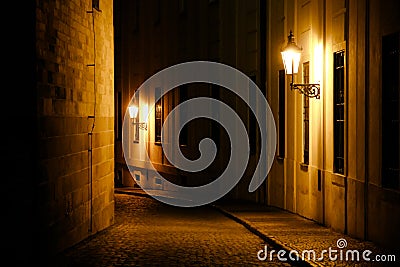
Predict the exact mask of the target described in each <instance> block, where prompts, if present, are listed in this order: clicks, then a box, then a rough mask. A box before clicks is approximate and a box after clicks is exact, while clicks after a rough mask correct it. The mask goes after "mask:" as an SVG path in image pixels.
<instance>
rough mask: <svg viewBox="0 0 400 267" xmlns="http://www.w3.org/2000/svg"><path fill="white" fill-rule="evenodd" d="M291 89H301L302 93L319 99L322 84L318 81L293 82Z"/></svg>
mask: <svg viewBox="0 0 400 267" xmlns="http://www.w3.org/2000/svg"><path fill="white" fill-rule="evenodd" d="M290 89H291V90H299V91H300V93H302V94H303V95H305V96H307V97H310V98H312V97H315V98H316V99H319V94H320V85H319V84H318V83H307V84H304V83H293V82H292V83H291V84H290Z"/></svg>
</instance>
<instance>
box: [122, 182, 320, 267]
mask: <svg viewBox="0 0 400 267" xmlns="http://www.w3.org/2000/svg"><path fill="white" fill-rule="evenodd" d="M114 192H115V193H118V194H126V195H135V196H140V197H148V198H151V199H154V198H153V197H152V196H150V195H149V194H147V193H145V192H138V191H126V190H118V189H114ZM209 206H211V207H212V208H214V209H215V210H217V211H219V212H220V213H222V214H223V215H225V216H226V217H228V218H230V219H232V220H234V221H235V222H237V223H239V224H241V225H243V226H244V227H246V229H248V230H249V231H250V232H252V233H253V234H255V235H257V236H258V237H259V238H261V239H262V240H264V241H265V242H267V243H270V244H273V245H274V246H275V247H276V248H277V249H282V250H285V251H286V253H289V251H291V250H295V249H294V248H291V247H289V246H287V245H285V244H283V243H282V242H280V241H279V240H278V239H276V238H275V237H273V236H267V235H265V234H263V233H262V232H260V231H259V230H258V229H257V228H256V227H254V226H253V225H251V223H250V222H248V221H247V220H244V219H242V218H239V217H238V216H236V215H234V214H233V213H231V212H228V211H227V210H225V209H223V208H221V207H219V206H217V205H212V204H211V205H209ZM288 262H289V261H288ZM289 263H291V264H293V265H295V266H304V267H321V266H324V265H321V264H317V263H315V262H312V261H309V260H302V259H300V260H299V261H295V262H289Z"/></svg>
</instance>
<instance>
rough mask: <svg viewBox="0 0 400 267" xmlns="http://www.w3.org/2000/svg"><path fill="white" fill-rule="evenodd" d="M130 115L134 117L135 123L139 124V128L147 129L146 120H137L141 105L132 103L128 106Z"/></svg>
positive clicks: (133, 121) (133, 122)
mask: <svg viewBox="0 0 400 267" xmlns="http://www.w3.org/2000/svg"><path fill="white" fill-rule="evenodd" d="M128 111H129V117H130V118H131V119H132V124H133V125H138V126H139V129H142V130H147V123H146V122H137V121H136V119H137V116H138V113H139V107H138V106H135V105H131V106H129V107H128Z"/></svg>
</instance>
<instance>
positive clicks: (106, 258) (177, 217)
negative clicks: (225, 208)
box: [56, 194, 290, 267]
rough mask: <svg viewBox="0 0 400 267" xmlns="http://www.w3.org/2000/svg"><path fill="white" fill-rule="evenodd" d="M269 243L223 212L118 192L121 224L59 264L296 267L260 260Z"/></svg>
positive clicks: (65, 255)
mask: <svg viewBox="0 0 400 267" xmlns="http://www.w3.org/2000/svg"><path fill="white" fill-rule="evenodd" d="M265 245H268V248H269V249H273V247H272V245H270V244H266V243H265V241H263V240H262V239H261V238H259V237H258V236H257V235H255V234H253V233H252V232H251V231H249V230H248V229H246V228H245V227H244V226H243V225H241V224H239V223H237V222H235V221H234V220H232V219H230V218H229V217H227V216H225V215H224V214H222V213H221V212H219V211H218V210H216V209H214V208H212V207H210V206H203V207H197V208H178V207H172V206H168V205H165V204H163V203H161V202H158V201H156V200H154V199H152V198H149V197H141V196H135V195H126V194H115V223H114V225H112V226H110V227H109V228H107V229H106V230H104V231H102V232H100V233H98V234H96V235H94V236H93V237H91V238H89V239H87V240H84V241H83V242H81V243H79V244H77V245H76V246H74V247H72V248H71V249H69V250H67V251H65V252H64V253H63V254H62V255H60V258H59V259H58V260H57V261H56V262H57V264H56V265H57V266H61V267H72V266H85V267H91V266H96V267H102V266H265V265H268V266H290V265H289V264H288V262H281V261H278V259H277V258H276V257H274V258H273V260H272V261H270V260H267V262H266V261H259V260H258V258H257V252H258V251H259V250H260V249H263V248H264V247H265Z"/></svg>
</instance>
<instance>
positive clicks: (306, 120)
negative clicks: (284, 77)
mask: <svg viewBox="0 0 400 267" xmlns="http://www.w3.org/2000/svg"><path fill="white" fill-rule="evenodd" d="M303 82H304V83H309V82H310V63H309V62H305V63H303ZM309 159H310V99H309V98H308V97H307V96H306V95H303V163H304V164H307V165H308V164H309Z"/></svg>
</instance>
